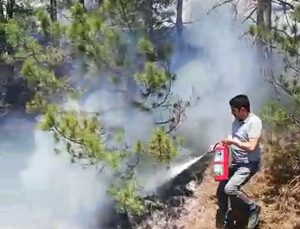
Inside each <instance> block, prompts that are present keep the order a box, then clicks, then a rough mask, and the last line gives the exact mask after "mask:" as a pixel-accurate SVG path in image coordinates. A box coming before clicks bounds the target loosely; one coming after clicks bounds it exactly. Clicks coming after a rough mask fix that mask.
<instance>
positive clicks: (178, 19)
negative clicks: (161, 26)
mask: <svg viewBox="0 0 300 229" xmlns="http://www.w3.org/2000/svg"><path fill="white" fill-rule="evenodd" d="M182 7H183V0H177V7H176V29H177V33H178V34H179V35H181V34H182V28H183V24H182Z"/></svg>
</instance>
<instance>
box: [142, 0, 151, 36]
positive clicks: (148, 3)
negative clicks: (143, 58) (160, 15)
mask: <svg viewBox="0 0 300 229" xmlns="http://www.w3.org/2000/svg"><path fill="white" fill-rule="evenodd" d="M152 6H153V0H146V1H145V2H144V7H145V8H144V21H145V28H146V31H147V34H148V36H149V38H150V40H151V39H152V38H153V12H152Z"/></svg>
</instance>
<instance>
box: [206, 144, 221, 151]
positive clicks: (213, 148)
mask: <svg viewBox="0 0 300 229" xmlns="http://www.w3.org/2000/svg"><path fill="white" fill-rule="evenodd" d="M219 144H221V143H219V142H217V143H216V144H214V146H213V147H212V148H211V149H210V151H209V153H214V152H215V149H216V147H217V146H218V145H219Z"/></svg>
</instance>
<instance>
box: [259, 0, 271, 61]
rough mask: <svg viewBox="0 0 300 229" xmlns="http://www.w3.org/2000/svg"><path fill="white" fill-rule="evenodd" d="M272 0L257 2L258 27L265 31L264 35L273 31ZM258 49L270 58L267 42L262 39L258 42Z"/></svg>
mask: <svg viewBox="0 0 300 229" xmlns="http://www.w3.org/2000/svg"><path fill="white" fill-rule="evenodd" d="M271 16H272V0H258V1H257V18H256V23H257V26H258V27H259V28H260V29H261V30H262V31H263V33H269V32H270V31H271V27H272V22H271ZM257 45H258V48H259V49H260V50H261V51H262V53H263V56H264V57H265V56H266V55H267V56H269V55H270V52H271V50H269V47H267V46H266V44H265V42H264V41H263V40H261V39H259V40H258V41H257Z"/></svg>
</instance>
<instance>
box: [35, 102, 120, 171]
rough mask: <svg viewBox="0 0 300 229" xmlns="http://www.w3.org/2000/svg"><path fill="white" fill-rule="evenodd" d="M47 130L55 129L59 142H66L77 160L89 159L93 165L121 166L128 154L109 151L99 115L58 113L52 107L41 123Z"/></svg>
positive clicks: (43, 128)
mask: <svg viewBox="0 0 300 229" xmlns="http://www.w3.org/2000/svg"><path fill="white" fill-rule="evenodd" d="M40 128H41V129H42V130H44V131H53V134H54V137H55V138H56V139H57V141H62V142H63V143H64V145H65V149H66V150H67V152H68V153H69V154H70V155H71V156H72V159H73V161H76V160H78V161H79V162H80V161H85V160H88V161H89V163H90V164H96V163H98V162H100V161H104V162H106V163H107V164H108V165H110V166H112V167H113V168H117V167H118V166H119V165H120V161H121V159H122V157H123V156H124V155H123V153H121V152H118V151H112V150H108V149H107V148H106V146H105V144H104V142H103V140H102V137H101V126H100V122H99V120H98V118H97V117H96V116H92V117H90V116H88V115H83V114H79V113H77V112H75V111H63V112H58V110H57V108H56V107H54V106H50V107H48V110H47V113H46V114H45V115H44V117H43V120H42V122H41V124H40Z"/></svg>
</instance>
